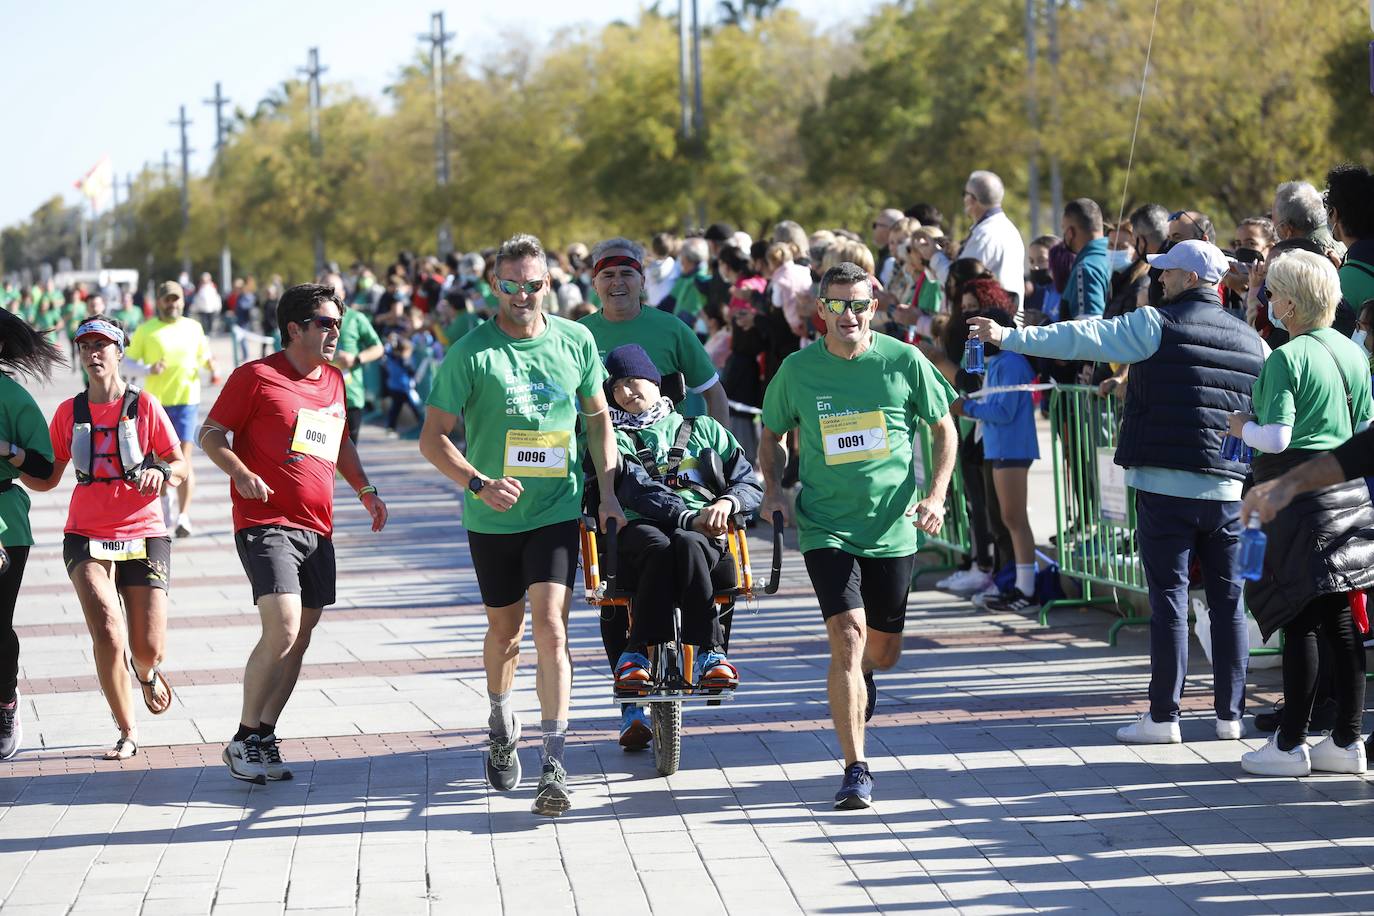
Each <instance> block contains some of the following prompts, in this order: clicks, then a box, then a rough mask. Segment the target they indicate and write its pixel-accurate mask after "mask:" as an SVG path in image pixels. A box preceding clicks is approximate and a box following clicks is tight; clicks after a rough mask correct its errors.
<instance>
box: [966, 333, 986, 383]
mask: <svg viewBox="0 0 1374 916" xmlns="http://www.w3.org/2000/svg"><path fill="white" fill-rule="evenodd" d="M964 371H965V372H967V373H969V374H970V375H982V374H983V372H984V371H985V370H984V368H983V341H982V340H980V339H979V338H977V337H970V338H969V339H968V342H967V343H965V344H964Z"/></svg>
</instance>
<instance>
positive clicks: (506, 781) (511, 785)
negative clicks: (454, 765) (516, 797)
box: [486, 719, 520, 792]
mask: <svg viewBox="0 0 1374 916" xmlns="http://www.w3.org/2000/svg"><path fill="white" fill-rule="evenodd" d="M519 741H520V720H519V719H515V728H514V729H513V730H512V733H511V734H510V735H508V736H505V737H502V738H498V737H496V736H495V735H491V736H489V737H488V738H487V760H486V763H487V784H488V785H490V786H491V787H492V788H493V789H496V790H497V791H498V792H510V791H512V790H514V789H515V788H516V787H517V786H519V785H520V753H519V752H518V751H517V750H516V747H515V746H516V744H518V743H519Z"/></svg>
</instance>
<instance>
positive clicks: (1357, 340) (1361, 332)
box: [1350, 328, 1369, 353]
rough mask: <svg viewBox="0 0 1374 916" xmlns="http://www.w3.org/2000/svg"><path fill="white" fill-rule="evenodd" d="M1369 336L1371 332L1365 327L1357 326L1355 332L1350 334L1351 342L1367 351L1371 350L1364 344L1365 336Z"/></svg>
mask: <svg viewBox="0 0 1374 916" xmlns="http://www.w3.org/2000/svg"><path fill="white" fill-rule="evenodd" d="M1368 336H1369V334H1368V333H1367V332H1366V331H1365V329H1364V328H1356V329H1355V333H1354V334H1351V335H1350V342H1351V343H1353V344H1354V345H1355V346H1357V347H1359V348H1360V349H1361V350H1364V351H1365V352H1366V353H1368V352H1369V350H1368V348H1367V347H1365V345H1364V342H1365V338H1366V337H1368Z"/></svg>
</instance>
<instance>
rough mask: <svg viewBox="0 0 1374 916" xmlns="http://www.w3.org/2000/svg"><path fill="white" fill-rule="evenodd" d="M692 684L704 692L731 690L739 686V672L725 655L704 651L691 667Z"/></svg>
mask: <svg viewBox="0 0 1374 916" xmlns="http://www.w3.org/2000/svg"><path fill="white" fill-rule="evenodd" d="M692 683H693V684H696V685H697V687H700V688H702V689H705V690H733V689H735V688H736V687H738V686H739V671H738V670H737V669H736V668H735V666H734V665H732V664H730V660H729V659H727V658H726V657H725V653H723V652H717V651H715V650H714V649H706V650H703V651H701V652H698V653H697V658H696V662H695V663H694V664H693V665H692Z"/></svg>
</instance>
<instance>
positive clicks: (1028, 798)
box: [0, 378, 1374, 916]
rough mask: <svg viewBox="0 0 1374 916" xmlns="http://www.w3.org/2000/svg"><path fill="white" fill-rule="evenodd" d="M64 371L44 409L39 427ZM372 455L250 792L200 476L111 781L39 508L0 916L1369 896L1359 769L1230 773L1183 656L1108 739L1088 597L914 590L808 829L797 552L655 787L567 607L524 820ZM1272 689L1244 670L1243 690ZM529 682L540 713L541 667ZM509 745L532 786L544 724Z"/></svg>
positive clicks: (239, 612) (863, 906)
mask: <svg viewBox="0 0 1374 916" xmlns="http://www.w3.org/2000/svg"><path fill="white" fill-rule="evenodd" d="M62 382H63V383H62V384H61V385H58V386H55V387H54V389H53V390H50V391H45V392H42V393H41V394H40V403H41V404H42V405H43V407H44V409H45V411H47V412H48V413H49V414H50V413H51V410H52V408H53V407H55V406H56V404H57V402H58V400H59V399H60V398H61V397H63V396H66V395H67V394H69V393H70V392H71V390H72V386H73V385H74V382H72V381H71V380H69V379H65V378H64V379H63V380H62ZM363 455H364V460H365V462H366V463H367V465H368V467H369V469H370V471H371V473H372V476H373V478H374V480H375V481H376V482H377V484H378V485H379V486H380V487H381V489H382V492H383V493H384V494H385V496H386V497H387V500H388V503H389V505H390V507H391V511H392V524H391V526H390V527H389V528H388V530H387V531H386V532H384V533H383V534H381V535H375V536H374V535H372V534H371V533H370V532H369V531H368V530H367V526H366V521H365V519H364V516H363V513H362V512H361V510H360V509H359V508H358V507H357V506H356V505H355V504H354V503H353V501H352V500H351V499H348V498H345V497H346V496H347V491H346V490H343V491H342V492H341V493H340V500H339V503H340V506H341V510H340V512H339V532H338V536H337V547H338V555H339V567H340V599H341V600H340V603H339V605H338V606H337V607H336V608H334V609H331V610H330V611H328V612H327V613H326V616H325V620H324V623H323V625H322V626H321V628H320V629H319V630H318V631H317V634H316V637H315V640H314V643H313V645H312V646H311V649H310V653H309V655H308V656H307V663H306V665H305V667H304V670H303V672H302V677H301V682H300V686H299V688H298V689H297V692H296V695H295V697H294V698H293V700H292V703H291V705H290V706H289V707H288V710H287V713H286V715H285V716H284V717H283V720H282V722H281V723H280V724H279V731H280V733H281V734H282V735H283V736H284V737H285V738H286V739H287V740H286V744H285V752H286V754H287V757H288V758H289V759H290V760H291V761H292V763H293V765H294V766H295V768H296V779H295V780H294V781H293V782H290V783H284V784H274V785H272V786H269V787H262V788H259V787H251V786H247V785H244V784H242V783H237V782H234V781H233V780H231V779H230V778H229V777H228V776H227V775H226V773H225V772H224V770H223V767H222V765H221V764H220V762H219V754H220V750H221V748H222V746H223V745H222V742H223V740H224V739H225V738H226V737H227V736H228V735H229V734H230V733H231V732H232V731H233V728H234V726H235V723H236V719H237V711H238V703H239V688H238V678H239V675H240V673H241V671H242V666H243V662H244V659H245V658H246V655H247V652H248V650H249V648H250V647H251V645H252V644H253V642H254V641H255V640H256V636H257V618H256V613H255V611H254V610H253V608H252V607H251V605H250V604H249V594H248V589H247V585H246V582H245V581H244V579H243V577H242V573H241V571H240V569H239V567H238V560H237V557H236V555H235V553H234V549H233V543H232V532H231V530H230V526H229V514H228V495H227V487H226V485H225V484H224V482H223V479H222V478H221V477H219V476H218V472H216V471H215V470H214V469H213V468H212V467H211V466H210V465H209V463H208V462H206V461H205V460H204V458H203V457H202V456H198V458H197V471H198V473H199V474H200V480H201V489H200V495H199V497H198V500H197V509H196V513H195V521H196V526H197V534H196V536H195V537H194V538H191V539H189V540H184V541H178V542H176V544H175V551H174V558H173V592H172V613H171V626H170V635H169V644H170V651H169V653H168V661H167V671H168V676H169V678H170V679H171V680H172V681H173V683H174V685H175V687H176V691H177V702H176V705H175V706H174V708H173V709H172V710H171V711H170V712H168V714H166V715H165V716H161V717H158V718H156V719H153V718H151V717H148V716H144V717H143V718H142V721H141V725H140V728H141V738H142V741H143V752H142V753H141V754H140V755H139V756H138V757H136V758H134V759H133V760H131V761H128V762H126V763H123V764H111V763H107V762H104V761H102V760H99V759H97V758H98V755H99V753H100V752H101V751H103V750H104V748H106V747H108V746H109V744H110V743H112V741H113V739H114V737H115V730H114V728H113V725H112V724H111V721H110V718H109V714H108V712H107V710H106V707H105V704H104V701H103V699H102V698H101V696H100V694H99V691H98V688H97V686H96V683H95V678H94V675H93V671H92V662H91V654H90V648H89V641H88V639H87V637H86V633H85V626H84V623H83V622H82V617H81V613H80V608H79V607H78V606H77V604H76V601H75V599H74V597H73V596H72V594H71V591H70V588H69V586H68V585H67V582H66V577H65V575H64V573H63V570H62V564H61V559H60V533H61V528H62V523H63V520H64V518H65V506H66V499H67V493H68V487H66V486H64V487H63V488H61V489H59V490H57V491H55V492H53V493H51V494H43V495H38V496H36V497H35V508H34V514H33V518H34V523H35V528H36V530H37V532H38V536H39V539H40V545H39V546H38V547H37V548H36V549H35V550H34V552H33V556H32V558H31V560H30V563H29V572H28V576H27V582H26V586H25V589H24V592H23V595H22V596H21V610H20V612H19V614H18V621H17V622H18V624H19V634H20V638H21V640H22V641H23V654H22V658H21V664H22V670H21V675H20V676H21V678H22V681H21V690H22V691H23V696H24V699H23V716H24V726H25V732H26V741H25V746H26V750H25V751H24V752H23V753H21V755H20V756H19V757H17V758H16V759H15V760H13V761H10V762H8V763H5V764H0V803H2V804H3V806H4V807H3V809H0V900H3V904H0V909H2V910H3V913H4V914H5V916H10V914H21V913H75V912H80V911H87V910H99V911H101V912H102V913H110V914H117V913H147V914H157V916H172V914H180V913H205V912H210V911H213V912H214V913H224V914H229V913H236V912H240V911H242V912H252V913H255V914H260V913H272V912H281V911H288V912H302V913H304V912H306V911H309V912H312V913H316V912H329V913H333V912H338V913H374V912H375V913H386V914H391V913H411V912H415V913H421V912H423V913H431V912H432V913H487V912H506V913H512V914H523V913H530V912H561V911H575V912H579V913H601V912H606V911H611V909H612V908H614V910H613V911H614V912H616V913H617V914H622V913H623V914H634V913H646V912H652V913H679V912H681V913H691V914H693V916H699V914H703V913H717V912H729V913H731V914H750V916H752V914H761V913H794V912H801V911H804V912H815V913H839V914H844V913H867V912H874V911H884V912H894V913H914V912H921V913H924V912H943V911H956V910H957V911H961V912H969V913H980V912H999V911H1000V912H1012V911H1035V910H1045V911H1052V912H1066V911H1073V910H1078V911H1084V912H1092V913H1099V912H1125V913H1149V914H1150V916H1160V914H1166V913H1175V912H1181V913H1186V912H1204V911H1223V910H1224V911H1225V912H1226V913H1228V914H1230V913H1250V912H1265V913H1268V912H1279V913H1295V912H1359V911H1366V912H1367V911H1371V910H1374V871H1371V869H1370V867H1369V864H1368V863H1370V862H1371V861H1374V848H1372V847H1374V843H1371V840H1370V839H1369V837H1370V835H1371V833H1374V816H1372V815H1374V809H1371V806H1370V800H1371V797H1374V787H1372V786H1371V784H1370V782H1368V781H1367V780H1365V779H1362V778H1356V777H1339V776H1332V777H1322V778H1314V779H1310V780H1305V781H1296V780H1261V779H1254V778H1250V777H1246V776H1244V774H1242V772H1241V770H1240V767H1239V764H1238V760H1239V757H1240V753H1241V752H1242V750H1243V748H1242V746H1241V745H1240V744H1236V743H1230V742H1226V743H1224V742H1218V741H1215V740H1213V736H1212V724H1211V719H1210V713H1209V710H1210V697H1209V688H1210V676H1209V673H1208V671H1207V670H1206V666H1205V665H1204V664H1195V665H1194V668H1193V674H1192V676H1191V677H1190V681H1189V690H1188V693H1187V695H1186V697H1185V706H1186V708H1187V710H1188V714H1187V718H1186V719H1185V722H1184V726H1183V730H1184V736H1185V738H1186V739H1187V740H1188V742H1189V743H1187V744H1184V745H1181V746H1174V747H1153V748H1150V747H1139V748H1133V747H1126V746H1123V745H1120V744H1118V743H1116V742H1115V741H1114V740H1113V738H1112V732H1113V730H1114V729H1115V728H1116V727H1117V726H1119V725H1120V724H1122V723H1123V722H1125V721H1128V720H1129V719H1130V718H1131V717H1132V716H1133V715H1134V714H1136V713H1137V712H1139V711H1140V709H1141V708H1142V707H1143V698H1144V685H1145V682H1146V677H1147V674H1148V667H1147V662H1146V657H1145V650H1146V636H1145V633H1144V632H1143V631H1139V630H1136V631H1131V630H1128V631H1126V632H1125V633H1124V634H1123V636H1122V640H1121V644H1120V646H1118V647H1116V648H1109V647H1108V646H1107V645H1106V644H1105V642H1104V636H1105V633H1106V628H1107V625H1108V623H1109V622H1110V619H1109V618H1108V617H1107V616H1106V615H1104V614H1102V613H1100V612H1092V611H1086V612H1081V613H1078V612H1074V611H1064V612H1060V613H1058V614H1056V616H1055V623H1056V626H1054V627H1051V628H1046V629H1041V628H1038V627H1037V626H1036V625H1035V623H1034V621H1033V620H1031V619H1028V618H1025V617H1020V616H1012V615H994V614H989V613H984V612H975V611H973V610H972V609H971V607H970V606H969V605H968V604H966V603H963V602H958V601H955V600H954V599H951V598H950V597H949V596H946V595H943V594H941V593H938V592H933V591H921V592H917V593H915V594H913V596H912V612H911V616H910V620H909V623H908V630H907V633H908V636H907V639H906V649H905V656H904V658H903V660H902V662H901V664H900V665H899V666H898V668H897V669H896V670H894V671H893V672H891V673H888V674H886V675H880V676H879V680H878V684H879V687H880V693H881V699H880V702H879V707H878V715H877V717H876V718H875V720H874V723H873V725H874V727H873V729H872V730H871V731H870V733H869V734H870V753H869V756H870V758H871V760H872V763H873V767H874V770H875V773H876V776H877V784H876V791H877V799H878V803H877V806H876V807H875V808H874V809H873V810H872V811H870V812H858V813H853V812H850V813H843V812H834V811H831V810H830V803H829V802H830V796H831V795H832V793H833V792H834V789H835V787H836V784H837V782H838V777H839V773H840V767H839V763H838V760H837V756H838V750H837V748H836V745H835V742H834V740H833V738H832V736H831V734H830V727H829V722H828V718H827V711H826V706H825V704H824V687H825V667H826V649H825V643H824V631H823V629H822V627H821V625H820V621H819V619H818V614H817V613H816V611H815V608H814V601H813V600H812V599H811V598H810V597H809V591H808V590H807V589H806V583H805V576H804V573H803V571H802V570H801V565H800V563H799V562H798V558H797V556H796V555H795V554H789V556H788V558H787V560H788V564H789V566H788V575H787V580H786V583H785V586H784V589H783V590H782V592H781V593H780V594H779V595H778V596H775V597H773V598H770V599H767V600H765V601H763V602H761V603H760V606H759V608H758V613H757V614H756V615H752V614H747V613H742V614H741V615H740V617H739V619H738V621H737V623H736V626H735V636H734V639H733V641H734V643H735V646H736V651H735V652H733V653H732V658H733V659H734V660H735V661H736V662H737V663H738V664H739V667H740V669H741V672H742V675H743V677H744V681H745V686H744V687H743V688H741V691H740V695H739V698H738V699H737V701H736V702H734V703H731V704H727V705H725V706H722V707H719V708H711V709H707V708H701V707H691V708H689V710H688V712H687V716H686V723H687V729H686V733H687V738H686V740H685V742H684V753H683V767H682V770H681V771H680V772H679V773H678V774H677V775H675V776H673V777H671V778H669V779H661V778H658V777H657V775H656V774H655V772H654V768H653V762H652V759H651V757H650V756H648V755H645V754H637V755H630V754H625V753H622V752H621V751H620V749H619V748H618V747H617V746H616V745H615V743H614V731H615V728H616V723H617V720H616V718H615V715H614V713H615V709H614V707H613V705H612V703H610V702H609V698H608V692H609V678H608V676H607V674H606V671H605V663H604V658H603V656H602V653H601V647H600V636H599V630H598V628H597V625H596V618H595V615H594V614H593V613H592V612H590V611H589V610H588V609H587V608H586V607H585V606H583V605H582V604H581V603H580V602H578V603H577V604H576V605H575V607H574V613H573V623H572V633H571V643H572V652H573V659H574V664H575V674H574V697H573V701H574V702H573V718H574V726H573V734H572V736H571V738H570V742H569V751H568V766H569V770H570V772H571V773H572V783H573V788H574V791H575V802H576V808H575V809H574V810H573V811H572V812H571V813H570V814H569V815H568V816H566V817H564V818H563V819H561V820H559V821H556V822H554V821H547V820H543V819H539V818H535V817H534V816H533V815H531V814H530V813H529V811H528V806H529V802H530V797H531V794H532V793H531V791H530V790H529V788H528V787H526V788H525V789H522V790H521V791H519V792H517V793H515V794H513V795H511V796H500V795H492V794H489V793H488V792H487V791H486V788H485V785H484V783H483V781H482V771H481V752H480V748H481V741H482V738H483V729H484V723H485V719H486V700H485V687H484V683H483V678H482V672H481V662H480V653H481V638H482V632H483V617H482V615H481V608H480V606H479V605H478V604H477V600H478V599H477V594H476V583H475V581H474V579H473V575H472V570H471V565H470V563H469V560H468V556H467V548H466V544H465V542H464V539H463V537H462V532H461V528H460V527H459V524H458V521H457V514H456V512H455V511H454V509H453V506H454V503H455V501H456V496H455V488H454V487H452V486H449V485H447V484H446V483H443V482H440V481H438V480H436V477H435V475H434V474H432V473H430V471H429V469H428V465H427V464H425V463H424V462H423V460H422V459H421V458H420V457H419V455H418V454H417V452H416V450H415V446H414V443H413V442H408V441H404V440H402V441H395V440H385V439H382V438H381V437H380V435H379V431H378V430H377V429H375V428H369V429H368V430H367V431H366V432H365V435H364V442H363ZM764 549H765V548H764V545H762V544H759V545H757V546H756V550H757V551H758V553H757V554H756V556H763V555H764V553H763V551H764ZM527 646H528V644H527ZM1194 650H1195V654H1196V655H1198V656H1199V661H1201V659H1200V656H1201V652H1200V651H1197V645H1196V643H1194ZM526 659H527V661H532V650H530V649H528V648H527V653H526ZM1275 684H1276V678H1275V676H1274V672H1272V671H1267V672H1255V673H1254V674H1253V676H1252V699H1253V703H1252V705H1258V704H1259V703H1260V702H1262V701H1264V700H1266V699H1271V698H1272V696H1273V687H1274V685H1275ZM517 690H518V692H517V700H518V704H519V711H520V714H521V716H522V718H523V719H524V721H525V722H526V724H527V726H532V725H534V724H535V723H536V722H537V719H538V710H537V706H536V704H535V701H534V690H533V675H532V669H530V668H526V669H525V670H524V671H522V674H521V676H520V679H519V681H518V684H517ZM535 731H537V729H536V728H533V727H529V728H527V734H530V733H533V732H535ZM1256 743H1257V741H1256V740H1254V739H1252V740H1249V741H1247V742H1246V744H1248V745H1251V746H1253V745H1255V744H1256ZM521 753H522V757H523V759H524V762H525V769H526V772H527V773H528V772H530V771H532V770H534V769H535V767H536V763H537V751H536V743H535V740H534V739H533V738H531V739H530V740H527V741H526V742H525V743H524V745H523V746H522V750H521Z"/></svg>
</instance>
